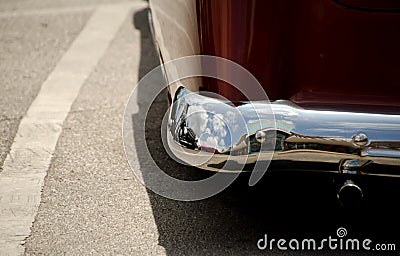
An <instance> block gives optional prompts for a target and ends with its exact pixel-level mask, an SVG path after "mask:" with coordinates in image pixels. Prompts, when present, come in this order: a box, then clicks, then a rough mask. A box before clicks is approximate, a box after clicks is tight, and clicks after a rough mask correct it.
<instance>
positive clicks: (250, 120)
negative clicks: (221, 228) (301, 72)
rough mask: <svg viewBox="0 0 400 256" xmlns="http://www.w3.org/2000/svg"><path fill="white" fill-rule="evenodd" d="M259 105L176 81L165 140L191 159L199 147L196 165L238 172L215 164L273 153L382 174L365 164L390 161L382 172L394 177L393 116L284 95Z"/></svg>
mask: <svg viewBox="0 0 400 256" xmlns="http://www.w3.org/2000/svg"><path fill="white" fill-rule="evenodd" d="M266 104H268V103H266V102H258V101H256V102H241V103H240V104H232V103H231V102H225V101H222V100H218V99H214V98H210V97H205V96H202V95H200V94H198V93H192V92H191V91H189V90H187V89H186V88H184V87H181V88H180V89H179V90H178V91H177V93H176V95H175V98H174V102H173V104H172V107H171V112H170V117H169V121H168V131H169V132H168V133H167V135H168V136H170V137H171V139H169V140H168V142H169V143H168V146H169V147H170V148H172V149H173V150H172V151H173V152H174V154H175V155H176V156H177V157H178V158H179V159H180V160H182V161H184V162H186V163H188V164H191V165H196V164H195V163H196V161H195V160H194V157H195V156H196V154H198V153H199V152H200V151H201V152H203V153H204V154H208V158H207V159H208V160H207V161H206V162H204V163H201V164H200V165H198V164H197V165H196V166H198V167H199V168H203V169H207V170H213V171H241V169H235V168H234V166H235V165H234V164H231V165H230V169H224V168H222V169H221V166H223V164H224V163H226V162H227V161H230V162H236V163H238V166H240V165H242V166H243V165H244V164H246V165H248V164H254V163H255V162H257V161H262V160H263V159H268V157H271V154H273V158H272V159H273V161H274V160H285V161H295V162H299V163H301V162H313V163H336V164H337V165H336V168H334V169H333V168H332V169H329V170H323V171H331V172H346V173H359V174H370V175H389V174H387V173H385V172H384V171H383V172H380V173H376V172H371V173H369V171H368V168H365V167H366V166H369V164H370V163H374V164H377V165H381V166H382V165H383V166H385V165H388V166H392V167H393V166H398V167H399V168H398V169H399V171H398V172H396V173H395V174H394V175H393V174H390V175H391V176H400V115H387V114H371V113H353V112H336V111H322V110H321V111H319V110H307V109H303V108H300V107H298V106H296V105H295V104H293V103H292V102H290V101H286V100H279V101H275V102H273V103H271V104H270V105H266ZM271 109H272V111H273V113H271ZM177 152H178V153H177ZM179 152H184V153H179ZM228 158H229V159H228ZM381 169H382V170H384V169H385V168H381ZM392 169H393V168H392Z"/></svg>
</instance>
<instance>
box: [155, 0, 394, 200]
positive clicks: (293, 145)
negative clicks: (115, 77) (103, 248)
mask: <svg viewBox="0 0 400 256" xmlns="http://www.w3.org/2000/svg"><path fill="white" fill-rule="evenodd" d="M149 14H150V15H149V18H150V23H151V27H152V30H153V37H154V41H155V46H156V50H157V52H158V53H159V57H160V60H161V62H162V63H168V62H169V61H171V60H174V59H178V58H181V57H185V56H192V55H204V56H216V57H221V58H224V59H227V60H230V61H232V62H234V63H237V64H238V65H240V66H242V67H244V68H245V69H246V70H248V71H249V72H250V73H251V74H252V75H253V76H254V77H255V78H256V79H257V81H258V82H259V84H260V85H261V86H262V89H263V90H264V92H265V93H266V94H267V95H268V98H267V99H266V98H261V99H257V97H253V98H251V97H250V98H249V97H247V96H246V95H244V94H243V93H242V92H241V91H240V90H239V89H237V88H235V87H233V86H232V85H231V84H229V83H228V82H227V81H223V80H218V79H212V78H209V77H202V78H192V79H185V80H183V81H180V82H177V83H171V84H170V85H169V87H168V98H169V100H170V104H171V111H170V116H169V120H168V131H167V133H168V134H169V138H170V139H169V140H168V144H169V146H170V147H171V148H175V149H177V148H178V149H179V150H175V151H174V152H175V157H176V159H177V160H178V161H182V162H184V163H187V164H191V165H193V166H197V167H199V168H203V169H206V170H212V171H222V172H223V171H226V172H239V171H243V170H245V171H246V170H248V169H254V166H255V165H257V163H262V162H263V160H266V162H269V160H271V162H272V163H274V162H284V163H285V165H286V168H288V169H291V170H296V171H315V172H320V173H332V174H334V175H335V177H336V180H337V181H339V182H340V183H338V190H337V196H338V199H339V201H340V202H341V203H342V204H344V205H351V204H353V203H354V201H356V200H360V199H362V197H363V189H364V188H363V187H362V186H361V185H360V184H359V183H358V182H357V181H358V179H359V177H365V176H368V177H375V176H385V177H398V176H400V33H399V32H400V1H396V0H363V1H361V0H303V1H291V0H290V1H289V0H150V12H149ZM213 68H214V69H224V68H223V67H219V66H218V63H215V65H214V67H213ZM226 72H228V73H229V72H234V71H229V70H228V71H226ZM166 73H168V71H166ZM166 79H167V80H168V74H166ZM170 82H171V81H170ZM252 86H253V85H252V84H248V85H247V89H248V90H247V91H248V92H252V90H253V88H252ZM245 87H246V86H245ZM254 90H256V88H254ZM194 92H200V93H194ZM205 92H208V93H212V94H214V95H217V96H209V95H210V94H207V93H205ZM199 108H201V109H203V110H206V111H207V112H209V113H211V114H206V115H203V114H198V115H192V116H189V114H190V113H193V111H194V110H195V109H197V110H198V109H199ZM233 109H234V110H235V111H239V112H240V114H241V118H242V119H243V120H242V121H239V120H237V121H238V123H240V122H243V125H244V126H245V127H244V128H243V127H242V125H240V127H239V132H232V131H231V132H222V133H221V132H220V129H217V128H218V127H221V126H224V125H225V124H227V123H232V117H228V115H227V113H228V112H229V111H230V110H233ZM265 109H271V110H272V112H273V115H274V117H273V118H271V116H270V115H269V114H265V116H264V114H263V113H264V112H265V111H264V112H263V110H265ZM254 114H256V115H258V117H259V119H258V122H256V124H254V123H252V121H253V120H254V117H252V115H254ZM233 116H235V115H233ZM216 117H218V119H219V120H220V122H216V121H215V120H216ZM233 119H234V117H233ZM233 121H235V120H233ZM204 133H207V134H208V135H207V139H204V138H203V139H202V136H204ZM210 137H211V138H214V140H213V139H209V138H210ZM225 137H226V138H225ZM227 137H229V138H227ZM215 138H216V139H215ZM179 152H184V154H179ZM199 152H202V153H203V155H204V154H206V155H207V154H209V155H210V157H208V158H206V160H205V161H202V162H201V163H199V161H198V160H199V158H198V157H197V156H198V153H199ZM264 167H265V168H266V167H267V166H264ZM282 168H284V167H282ZM250 171H251V170H250ZM259 178H260V177H255V178H254V179H255V181H257V180H258V179H259Z"/></svg>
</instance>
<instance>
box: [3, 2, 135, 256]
mask: <svg viewBox="0 0 400 256" xmlns="http://www.w3.org/2000/svg"><path fill="white" fill-rule="evenodd" d="M131 7H132V3H122V4H113V5H106V6H99V7H98V8H97V9H96V10H95V12H94V13H93V15H92V16H91V17H90V19H89V21H88V22H87V24H86V26H85V28H84V29H83V30H82V32H81V33H80V34H79V36H78V37H77V38H76V39H75V41H74V42H73V43H72V45H71V47H70V48H69V50H68V51H67V52H66V53H65V55H64V56H63V57H62V58H61V60H60V61H59V63H58V64H57V66H56V67H55V69H54V71H53V72H52V73H51V74H50V75H49V77H48V78H47V80H46V81H45V82H44V83H43V85H42V87H41V90H40V92H39V94H38V95H37V97H36V99H35V100H34V101H33V102H32V105H31V106H30V108H29V109H28V111H27V113H26V115H25V116H24V117H23V119H22V120H21V123H20V125H19V128H18V131H17V134H16V136H15V139H14V143H13V145H12V147H11V150H10V153H9V154H8V156H7V158H6V160H5V162H4V165H3V171H2V172H1V173H0V255H19V254H23V253H24V246H23V244H24V241H25V239H26V238H27V237H28V236H29V235H30V229H31V226H32V223H33V221H34V219H35V216H36V213H37V210H38V206H39V204H40V197H41V190H42V187H43V183H44V178H45V176H46V173H47V170H48V168H49V164H50V161H51V158H52V155H53V153H54V150H55V147H56V143H57V140H58V137H59V135H60V133H61V131H62V125H63V122H64V120H65V118H66V116H67V114H68V112H69V110H70V108H71V105H72V103H73V101H74V100H75V98H76V97H77V95H78V93H79V90H80V88H81V86H82V85H83V83H84V82H85V80H86V79H87V77H88V76H89V74H90V73H91V71H92V70H93V69H94V68H95V66H96V65H97V63H98V61H99V59H100V58H101V57H102V56H103V54H104V52H105V51H106V49H107V47H108V46H109V44H110V42H111V40H112V39H113V38H114V36H115V34H116V33H117V31H118V30H119V28H120V26H121V25H122V23H123V21H124V20H125V18H126V17H127V15H128V13H129V12H130V10H131Z"/></svg>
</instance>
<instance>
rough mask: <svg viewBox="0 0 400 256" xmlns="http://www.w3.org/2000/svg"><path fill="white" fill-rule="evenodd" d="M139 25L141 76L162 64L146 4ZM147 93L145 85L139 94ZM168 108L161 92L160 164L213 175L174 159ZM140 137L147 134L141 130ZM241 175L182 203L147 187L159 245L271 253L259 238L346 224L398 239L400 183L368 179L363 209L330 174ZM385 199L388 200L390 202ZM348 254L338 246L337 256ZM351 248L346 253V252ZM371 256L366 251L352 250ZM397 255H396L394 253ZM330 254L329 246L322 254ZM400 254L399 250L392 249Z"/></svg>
mask: <svg viewBox="0 0 400 256" xmlns="http://www.w3.org/2000/svg"><path fill="white" fill-rule="evenodd" d="M133 23H134V26H135V27H136V28H137V29H139V30H140V32H141V59H140V69H139V74H140V77H143V76H144V75H145V74H146V73H147V72H149V71H150V70H151V69H153V68H154V67H156V66H157V65H158V64H159V61H158V57H157V54H156V52H155V50H154V46H153V42H152V37H151V33H150V29H149V24H148V19H147V10H142V11H140V12H137V13H135V14H134V17H133ZM145 97H148V95H146V92H145V90H143V89H141V88H139V94H138V99H139V101H140V100H141V99H144V98H145ZM167 108H168V103H167V97H166V95H165V94H160V95H159V97H157V99H156V100H155V101H154V103H153V105H152V108H151V110H150V113H149V114H148V116H147V120H151V122H147V126H146V142H147V145H148V147H149V150H150V152H151V154H152V156H153V158H154V160H155V162H156V163H157V164H158V166H159V167H160V168H161V169H162V170H164V171H165V172H167V173H170V174H171V175H174V176H177V177H179V176H185V177H189V178H190V176H194V177H196V178H199V177H202V176H207V175H209V174H206V173H205V172H204V171H201V170H198V169H195V168H189V167H186V166H182V165H179V164H177V163H176V162H174V161H173V160H172V159H170V158H169V157H168V155H167V154H166V153H165V152H164V150H163V145H162V143H161V135H160V127H161V120H162V117H163V115H164V113H165V111H166V110H167ZM145 114H146V113H145V112H144V110H143V109H140V104H139V113H138V114H137V115H135V116H133V117H132V118H133V126H134V131H135V130H140V129H142V128H141V127H136V126H137V125H138V124H139V123H140V122H135V119H137V118H144V115H145ZM134 137H135V140H140V135H139V134H137V133H135V134H134ZM137 150H138V157H139V161H140V168H141V171H142V172H143V173H145V172H146V171H148V170H147V169H146V168H148V167H147V165H146V162H147V161H148V159H145V158H144V155H145V154H141V153H140V152H141V150H142V149H141V148H137ZM246 183H247V177H246V175H242V177H240V178H239V180H237V181H236V182H235V183H234V184H233V185H232V186H230V187H229V188H228V189H226V190H225V191H223V192H222V193H220V194H218V195H216V196H214V197H212V198H209V199H206V200H202V201H198V202H179V201H173V200H169V199H166V198H164V197H161V196H158V195H157V194H155V193H153V192H151V191H148V195H149V198H150V202H151V206H152V210H153V214H154V219H155V221H156V224H157V227H158V232H159V244H160V245H161V246H163V247H164V248H165V249H166V252H167V254H168V255H267V254H269V253H270V252H269V251H268V250H266V251H260V250H258V249H257V246H256V243H257V241H258V239H260V238H262V237H263V236H264V234H268V237H269V238H271V239H272V238H274V239H280V238H285V239H292V238H297V239H303V238H313V239H315V240H317V241H319V240H321V239H323V238H328V236H332V237H334V238H337V236H336V231H337V229H338V228H340V227H344V228H346V229H347V232H348V235H347V237H348V238H358V239H360V240H362V239H365V238H369V239H371V240H373V241H374V242H381V243H390V242H392V243H393V242H397V243H398V244H397V246H398V247H399V248H398V250H400V243H399V242H398V241H399V239H398V238H399V232H398V230H399V226H400V225H399V217H398V216H399V215H398V213H399V211H398V210H396V206H397V204H398V203H399V201H398V196H399V195H400V194H399V189H398V187H399V186H398V185H399V183H398V182H386V181H383V182H382V184H374V185H369V186H370V188H371V193H372V195H371V197H370V198H371V199H370V200H369V201H368V202H367V203H366V205H365V206H364V207H363V209H360V210H358V211H346V210H344V209H342V208H341V207H339V205H338V203H337V201H336V198H335V196H336V195H335V189H336V188H335V186H334V184H333V183H332V182H331V179H330V178H329V177H327V176H326V177H324V176H319V177H316V176H315V175H314V176H313V175H301V174H291V173H287V174H279V173H278V174H272V173H268V174H267V175H266V176H265V177H264V178H263V180H262V182H260V183H258V184H257V185H256V186H255V187H251V188H249V187H247V185H246ZM383 198H384V199H385V200H383ZM300 253H301V254H302V255H304V254H305V253H307V254H309V255H314V254H317V252H306V251H303V252H289V251H286V252H284V251H275V254H284V255H295V254H300ZM341 253H342V252H339V251H334V252H332V255H338V254H341ZM343 253H344V252H343ZM345 254H346V255H347V254H350V255H366V253H365V252H348V253H345ZM389 254H390V253H389ZM323 255H327V252H323ZM392 255H393V254H392Z"/></svg>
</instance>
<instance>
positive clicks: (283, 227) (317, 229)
mask: <svg viewBox="0 0 400 256" xmlns="http://www.w3.org/2000/svg"><path fill="white" fill-rule="evenodd" d="M115 2H116V1H111V0H110V1H94V0H86V1H82V0H79V1H78V0H76V1H75V0H74V1H65V0H56V1H53V0H52V1H50V0H45V1H34V0H19V1H5V0H0V21H1V22H0V33H1V37H0V78H1V84H0V95H1V101H0V131H1V140H0V152H1V154H0V157H1V158H0V167H1V166H2V162H3V161H4V158H5V156H6V155H7V154H8V152H9V150H10V146H11V144H12V142H13V139H14V136H15V133H16V131H17V128H18V125H19V121H20V119H21V118H22V117H23V116H24V115H25V113H26V110H27V109H28V108H29V106H30V104H31V102H32V100H33V99H34V98H35V96H36V95H37V93H38V91H39V89H40V86H41V85H42V83H43V82H44V81H45V80H46V78H47V76H48V75H49V74H50V73H51V72H52V70H53V69H54V67H55V65H56V64H57V62H58V61H59V60H60V58H61V57H62V56H63V54H65V52H66V51H67V50H68V48H69V47H70V45H71V43H72V41H73V40H74V39H75V38H76V37H77V36H78V34H79V33H80V32H81V30H82V29H83V27H84V25H85V24H86V22H87V21H88V19H89V17H90V15H91V14H92V13H93V10H94V9H95V8H96V6H97V5H100V4H104V3H115ZM132 3H135V4H132V10H131V11H130V14H129V15H128V17H127V18H126V20H125V21H124V22H123V25H122V26H121V27H120V29H119V31H118V33H117V34H116V35H115V38H114V39H113V41H112V42H111V44H110V45H109V47H108V49H107V51H106V53H105V54H104V56H103V57H102V58H101V59H100V61H99V63H98V64H97V66H96V67H95V69H94V70H93V71H92V72H91V74H90V76H89V77H88V78H87V80H86V82H85V83H84V84H83V87H82V88H81V90H80V93H79V95H78V97H77V98H76V100H75V101H74V103H73V105H72V108H71V111H70V112H69V114H68V116H67V118H66V120H65V122H64V125H63V130H62V133H61V135H60V137H59V140H58V143H57V147H56V150H55V152H54V155H53V158H52V161H51V164H50V167H49V169H48V171H47V176H46V178H45V183H44V187H43V192H42V198H41V202H40V206H39V209H38V213H37V215H36V218H35V222H34V224H33V227H32V232H31V235H30V236H29V238H27V239H26V243H25V245H24V247H25V254H26V255H89V254H95V255H105V254H107V255H109V254H112V255H114V254H117V255H339V253H338V252H327V251H324V252H306V251H302V252H289V251H277V250H275V251H273V252H270V251H260V250H258V249H257V246H256V242H257V241H258V239H260V238H261V237H263V236H264V234H268V235H269V236H271V237H273V238H277V239H279V238H287V239H290V238H307V237H308V238H315V239H319V238H326V237H327V236H329V235H331V236H334V235H336V230H337V229H338V228H339V227H346V228H347V230H348V232H349V236H351V237H354V238H360V239H361V238H371V239H374V240H375V241H376V242H387V243H389V242H397V243H398V245H397V246H399V247H400V243H399V241H400V239H399V237H400V236H399V233H398V232H397V231H398V228H399V226H400V225H399V219H398V211H396V209H395V207H391V206H387V205H395V204H397V203H398V198H397V195H398V189H396V188H398V184H397V183H395V182H386V181H382V184H383V185H379V186H378V185H371V191H375V192H376V193H375V194H374V195H375V197H376V198H375V199H374V198H372V199H371V201H370V202H369V204H368V206H366V207H365V208H363V209H362V211H361V210H360V211H358V212H357V211H355V212H353V211H351V212H350V211H345V210H343V209H341V208H340V207H339V206H338V205H337V204H336V200H335V194H334V193H333V192H332V191H334V189H335V188H334V186H333V185H332V184H331V182H330V179H329V178H328V177H314V176H300V175H294V174H293V175H291V176H284V175H279V174H276V175H272V174H270V175H268V176H267V177H266V178H265V180H264V181H263V182H261V183H260V184H259V185H257V186H256V187H255V188H248V187H246V182H247V180H246V177H245V176H244V177H241V179H240V180H238V182H236V183H235V184H234V185H233V186H232V187H230V188H228V189H227V190H226V191H224V192H223V193H221V194H219V195H217V196H214V197H212V198H209V199H207V200H202V201H200V202H177V201H173V200H169V199H165V198H163V197H160V196H158V195H156V194H154V193H152V192H151V191H148V190H146V189H145V188H144V186H142V185H141V184H140V183H139V182H138V181H137V180H136V178H135V177H134V175H133V172H132V171H131V169H130V168H129V166H128V164H127V161H126V159H125V153H124V150H123V146H122V136H121V124H122V115H123V110H124V106H125V103H126V101H127V99H128V97H129V95H130V93H131V91H132V89H133V88H134V87H135V85H136V83H137V81H138V80H139V78H140V77H143V76H144V75H145V74H146V73H147V72H148V71H150V70H151V69H152V68H153V67H155V66H157V65H158V59H157V56H156V54H155V52H154V49H153V44H152V39H151V35H150V32H149V27H148V23H147V16H146V2H144V1H140V0H136V1H132ZM80 7H81V8H80ZM2 15H3V16H2ZM149 96H150V95H148V94H147V92H146V90H139V95H138V99H139V101H140V100H141V99H146V98H148V97H149ZM139 106H140V104H139ZM166 108H167V102H166V99H165V97H164V95H160V96H159V97H158V98H157V100H156V101H155V103H154V105H153V108H152V110H151V111H150V113H149V119H150V120H152V121H151V122H148V126H147V127H146V130H147V143H148V145H149V150H150V151H151V153H152V155H153V157H154V160H155V161H156V162H157V164H158V165H159V166H160V167H161V169H163V170H164V171H165V172H167V173H170V174H171V175H174V176H179V177H183V178H193V177H194V178H199V177H202V176H203V175H208V174H205V173H200V172H201V171H199V170H197V169H194V168H188V167H184V166H180V165H179V164H177V163H175V162H174V161H172V160H171V159H169V158H168V156H167V155H166V154H165V153H164V152H163V150H162V144H161V141H160V136H159V129H160V122H161V118H162V116H163V112H164V111H165V110H166ZM143 115H144V113H143V111H142V110H140V109H139V112H138V114H137V116H135V117H134V118H143ZM135 128H137V129H139V128H140V127H135V125H134V129H135ZM135 136H136V135H135ZM135 138H136V137H135ZM137 139H138V138H137ZM136 151H137V152H136V155H137V159H136V161H134V164H133V168H137V169H139V170H141V171H142V172H146V170H147V169H146V168H148V167H147V164H146V162H147V161H148V159H145V158H144V157H143V155H144V154H142V153H141V152H143V148H137V149H136ZM0 171H1V169H0ZM371 193H372V192H371ZM382 195H384V196H386V198H385V200H383V199H382V197H381V196H382ZM0 196H1V195H0ZM372 197H374V196H373V195H372ZM0 202H1V200H0ZM0 222H1V220H0ZM398 250H400V248H398ZM0 251H1V250H0ZM342 254H343V255H370V254H368V253H365V252H346V253H341V254H340V255H342ZM386 255H396V254H395V253H387V254H386Z"/></svg>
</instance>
